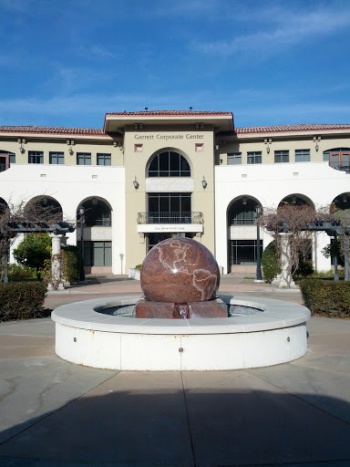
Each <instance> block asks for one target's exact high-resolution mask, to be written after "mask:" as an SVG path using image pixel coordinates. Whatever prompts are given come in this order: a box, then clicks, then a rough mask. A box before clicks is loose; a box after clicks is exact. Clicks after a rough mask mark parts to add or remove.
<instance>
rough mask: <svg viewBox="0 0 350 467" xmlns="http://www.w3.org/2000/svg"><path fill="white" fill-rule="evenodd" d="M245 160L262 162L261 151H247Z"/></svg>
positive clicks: (256, 162)
mask: <svg viewBox="0 0 350 467" xmlns="http://www.w3.org/2000/svg"><path fill="white" fill-rule="evenodd" d="M247 162H248V164H261V162H262V153H261V151H256V152H248V154H247Z"/></svg>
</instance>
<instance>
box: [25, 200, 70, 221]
mask: <svg viewBox="0 0 350 467" xmlns="http://www.w3.org/2000/svg"><path fill="white" fill-rule="evenodd" d="M24 217H25V218H26V219H27V220H28V221H31V222H40V221H44V222H48V223H51V224H52V223H55V222H61V221H62V220H63V211H62V206H61V205H60V203H59V202H58V201H57V200H56V199H55V198H52V197H50V196H37V197H36V198H33V199H32V200H30V201H29V202H28V203H27V204H26V206H25V208H24Z"/></svg>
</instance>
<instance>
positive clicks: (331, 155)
mask: <svg viewBox="0 0 350 467" xmlns="http://www.w3.org/2000/svg"><path fill="white" fill-rule="evenodd" d="M323 160H324V161H328V162H329V165H330V166H331V167H332V168H333V169H336V170H342V171H344V172H346V173H350V148H334V149H328V150H327V151H324V153H323Z"/></svg>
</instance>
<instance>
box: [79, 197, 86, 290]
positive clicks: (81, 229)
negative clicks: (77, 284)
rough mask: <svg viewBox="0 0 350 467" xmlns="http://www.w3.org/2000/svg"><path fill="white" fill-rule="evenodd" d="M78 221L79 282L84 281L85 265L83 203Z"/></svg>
mask: <svg viewBox="0 0 350 467" xmlns="http://www.w3.org/2000/svg"><path fill="white" fill-rule="evenodd" d="M79 221H80V274H79V279H80V281H81V282H84V281H85V265H84V246H85V245H84V226H85V209H84V206H83V205H80V206H79Z"/></svg>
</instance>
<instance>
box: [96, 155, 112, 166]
mask: <svg viewBox="0 0 350 467" xmlns="http://www.w3.org/2000/svg"><path fill="white" fill-rule="evenodd" d="M97 165H111V155H110V154H97Z"/></svg>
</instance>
